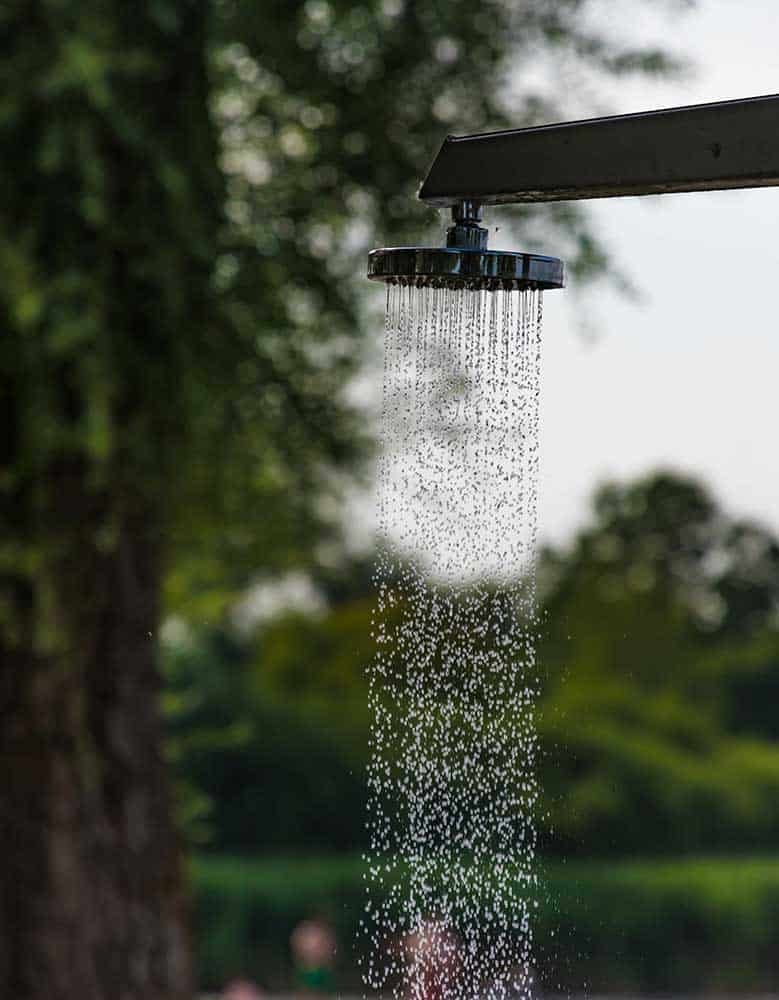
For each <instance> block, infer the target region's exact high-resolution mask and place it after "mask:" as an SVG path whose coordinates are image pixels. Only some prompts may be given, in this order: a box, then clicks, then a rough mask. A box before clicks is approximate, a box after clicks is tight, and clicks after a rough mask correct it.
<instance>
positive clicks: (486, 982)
mask: <svg viewBox="0 0 779 1000" xmlns="http://www.w3.org/2000/svg"><path fill="white" fill-rule="evenodd" d="M777 122H779V97H758V98H752V99H749V100H744V101H728V102H724V103H720V104H707V105H699V106H697V107H687V108H674V109H671V110H667V111H653V112H649V113H646V114H640V115H622V116H619V117H614V118H598V119H593V120H591V121H583V122H569V123H564V124H559V125H548V126H542V127H540V128H530V129H518V130H511V131H505V132H491V133H487V134H484V135H472V136H463V137H451V136H450V137H449V138H447V139H446V141H445V142H444V144H443V146H442V147H441V150H440V152H439V153H438V156H437V157H436V159H435V161H434V163H433V165H432V167H431V169H430V172H429V174H428V176H427V178H426V179H425V181H424V184H423V185H422V188H421V191H420V198H421V199H422V200H423V201H425V202H427V203H428V204H430V205H432V206H435V207H438V208H441V209H447V210H449V211H451V217H452V218H451V224H450V226H449V228H448V230H447V235H446V245H445V246H442V247H390V248H384V249H378V250H373V251H372V252H371V254H370V256H369V262H368V277H369V278H371V279H373V280H377V281H382V282H385V283H386V284H387V313H386V323H385V350H384V385H383V394H382V416H381V433H382V441H383V445H384V447H383V449H382V459H381V463H380V468H379V484H380V486H379V510H378V521H379V558H378V561H377V566H376V574H375V579H376V584H377V605H376V611H375V614H374V622H373V624H374V629H373V633H374V637H375V642H376V649H375V656H374V659H373V662H372V665H371V666H370V667H369V671H368V677H369V700H370V704H371V709H372V714H373V728H372V736H371V760H370V764H369V769H368V777H369V806H368V830H369V839H370V845H369V848H368V850H367V851H366V854H365V861H366V887H367V896H366V906H365V912H364V915H363V920H362V928H363V934H364V938H365V943H366V945H367V948H366V954H365V956H364V958H363V959H362V960H361V961H362V964H363V977H364V982H365V986H366V989H367V990H369V991H370V992H371V993H373V994H375V995H378V996H392V997H393V998H394V1000H408V998H412V1000H424V998H428V997H430V996H435V997H437V998H439V1000H514V998H524V1000H531V998H532V997H533V996H535V995H536V993H535V987H534V978H535V969H536V966H537V964H538V962H539V957H540V956H539V949H538V947H537V946H536V945H537V942H536V941H535V940H534V929H535V926H536V923H537V914H538V912H539V907H540V906H542V905H543V888H542V886H541V884H540V882H539V878H538V871H537V869H538V865H537V862H536V843H537V818H538V810H539V801H540V798H539V794H540V789H539V787H538V780H537V776H536V762H537V759H538V754H539V746H538V736H537V727H536V723H535V715H534V713H535V705H536V702H537V698H538V693H539V688H540V684H539V679H538V669H537V664H536V640H537V633H538V619H537V601H536V584H535V549H536V544H535V543H536V517H537V500H538V453H539V397H540V377H541V365H540V357H541V302H542V296H543V293H544V291H546V290H550V289H556V288H561V287H562V286H563V283H564V265H563V262H562V261H561V260H558V259H557V258H555V257H546V256H542V255H540V254H532V253H523V252H504V251H497V250H491V249H490V248H489V247H488V246H487V229H486V228H485V227H484V226H483V225H482V220H483V209H484V206H491V205H500V204H505V203H516V202H519V203H521V202H540V201H559V200H566V199H572V198H573V199H576V198H606V197H619V196H628V195H644V194H657V193H664V192H673V191H703V190H706V191H708V190H720V189H726V188H745V187H760V186H768V185H778V184H779V129H777V128H776V123H777ZM746 266H747V267H748V263H747V265H746ZM743 270H744V267H743V262H739V277H741V276H742V274H743ZM475 569H478V570H480V572H481V577H480V576H479V575H478V573H475V572H474V570H475ZM552 964H553V963H552Z"/></svg>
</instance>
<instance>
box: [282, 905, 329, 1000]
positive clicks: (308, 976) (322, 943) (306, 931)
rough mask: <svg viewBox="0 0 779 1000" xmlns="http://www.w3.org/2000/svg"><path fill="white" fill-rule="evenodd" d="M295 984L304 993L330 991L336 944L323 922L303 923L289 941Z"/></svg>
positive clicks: (326, 924) (304, 921) (318, 920)
mask: <svg viewBox="0 0 779 1000" xmlns="http://www.w3.org/2000/svg"><path fill="white" fill-rule="evenodd" d="M289 943H290V948H291V950H292V957H293V959H294V962H295V970H296V975H297V980H298V983H299V985H300V986H302V987H303V989H304V990H306V991H307V992H312V993H328V992H330V991H331V990H332V989H333V986H334V983H333V966H334V964H335V954H336V950H337V941H336V937H335V931H334V930H333V928H332V927H331V926H330V924H329V923H328V921H327V920H324V919H322V918H321V917H313V918H311V919H309V920H303V921H302V922H301V923H299V924H298V925H297V927H296V928H295V929H294V931H293V932H292V936H291V937H290V940H289Z"/></svg>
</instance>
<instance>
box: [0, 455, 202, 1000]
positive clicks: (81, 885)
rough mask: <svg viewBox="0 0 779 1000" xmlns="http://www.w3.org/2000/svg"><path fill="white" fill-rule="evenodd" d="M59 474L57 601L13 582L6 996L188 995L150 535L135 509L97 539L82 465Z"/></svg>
mask: <svg viewBox="0 0 779 1000" xmlns="http://www.w3.org/2000/svg"><path fill="white" fill-rule="evenodd" d="M52 482H53V483H56V490H55V491H54V492H55V493H56V496H57V498H58V504H57V506H58V509H59V511H60V516H61V517H62V518H63V519H64V520H65V521H67V522H68V527H69V529H70V534H69V536H68V539H69V541H68V545H67V546H65V547H64V548H63V550H62V551H61V552H60V553H59V554H58V555H56V556H55V558H54V561H53V562H52V564H50V565H49V566H48V567H47V570H46V578H47V579H49V580H52V581H54V587H53V592H52V593H50V594H49V595H48V601H49V602H50V603H49V606H48V607H47V608H45V609H44V608H42V606H41V602H42V601H43V600H44V599H45V598H44V595H42V593H41V592H40V589H37V590H36V588H35V587H34V586H30V585H28V584H25V583H23V582H22V581H21V580H17V581H16V582H15V583H14V584H13V585H11V582H10V581H7V586H6V588H5V596H6V609H7V610H10V609H11V608H10V607H9V602H12V607H13V612H14V615H13V618H14V620H15V623H16V628H15V630H14V631H15V633H16V634H15V636H13V637H10V638H11V641H9V636H8V635H6V639H5V645H4V648H2V649H0V653H1V654H2V659H3V669H2V677H1V679H0V714H1V716H2V720H3V722H2V726H1V727H0V759H2V761H3V765H2V769H1V770H0V858H1V859H2V861H1V862H0V996H3V997H9V998H11V997H12V998H14V1000H108V998H112V1000H162V998H166V1000H174V998H184V997H186V996H189V995H190V985H191V983H190V967H189V961H190V959H189V955H190V948H189V941H188V939H187V935H186V930H185V928H186V913H185V908H186V902H185V896H184V892H183V881H182V871H181V856H180V851H179V844H178V839H177V835H176V833H175V831H174V829H173V826H172V820H171V808H170V791H169V787H168V781H167V776H166V769H165V763H164V760H163V755H162V745H161V735H162V734H161V726H160V719H159V715H158V709H157V688H158V680H157V672H156V668H155V643H154V636H155V634H156V630H157V625H158V615H159V594H158V580H159V566H158V553H157V551H156V549H157V543H156V541H155V539H154V537H153V535H151V533H150V531H149V525H148V522H147V521H146V519H145V518H144V517H142V516H138V515H131V514H128V515H124V516H120V517H119V524H118V528H117V531H116V534H115V537H114V540H113V544H111V545H110V546H108V547H107V549H106V551H100V549H99V547H98V546H96V545H95V543H94V536H95V532H94V530H93V529H94V526H95V523H96V518H102V517H104V512H102V511H94V510H93V509H92V508H93V507H94V506H95V505H96V503H97V502H96V501H95V499H94V498H90V497H89V496H88V495H86V494H85V493H84V491H83V477H82V476H81V475H80V474H79V473H78V472H76V473H71V472H68V473H65V474H64V475H63V474H60V475H58V476H55V477H53V479H52ZM76 512H79V513H78V515H77V513H76ZM49 516H50V517H53V516H54V515H53V514H50V515H49ZM76 516H77V517H78V519H77V520H76ZM74 523H77V524H78V525H79V526H80V527H79V529H78V531H77V533H76V536H75V537H74V533H73V528H74ZM152 523H153V520H152ZM54 527H55V529H56V524H55V525H54ZM44 617H46V618H47V619H48V621H49V628H50V630H51V632H52V634H51V635H50V636H48V637H44V636H42V635H41V634H40V630H41V627H42V626H41V622H42V619H43V618H44ZM20 630H21V631H20ZM20 640H21V641H20ZM47 645H48V646H50V647H51V649H50V651H39V652H33V651H34V650H41V648H42V647H45V646H47Z"/></svg>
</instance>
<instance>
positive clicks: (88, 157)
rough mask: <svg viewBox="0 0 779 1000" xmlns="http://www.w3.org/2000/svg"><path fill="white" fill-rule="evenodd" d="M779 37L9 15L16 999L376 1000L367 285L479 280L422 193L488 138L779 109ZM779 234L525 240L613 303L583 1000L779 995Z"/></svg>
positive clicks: (437, 15)
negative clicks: (639, 117) (461, 275)
mask: <svg viewBox="0 0 779 1000" xmlns="http://www.w3.org/2000/svg"><path fill="white" fill-rule="evenodd" d="M777 27H779V14H777V11H776V9H775V6H774V5H773V4H772V3H770V2H768V0H763V2H761V0H741V2H740V3H739V4H738V5H734V4H733V3H728V2H726V0H698V2H697V3H696V2H684V0H619V2H617V0H516V2H511V0H485V2H483V3H481V4H473V3H466V2H461V0H448V2H446V3H439V2H438V0H362V2H359V3H358V2H353V0H305V2H300V0H283V2H282V0H265V2H264V3H263V4H261V5H258V4H254V3H250V2H248V0H212V2H210V3H207V2H203V0H150V2H149V3H147V4H143V5H125V4H120V3H105V2H97V0H84V2H81V3H79V4H73V3H69V2H67V0H35V2H33V3H31V2H29V0H26V2H24V3H22V2H12V3H8V4H4V5H2V7H1V8H0V39H2V53H3V58H2V60H1V61H0V75H1V76H2V86H1V87H0V149H2V167H1V168H0V169H1V170H2V181H3V182H2V185H0V264H1V265H2V267H0V313H1V314H2V329H3V334H2V337H1V338H0V406H2V412H3V421H2V427H3V432H2V435H0V452H1V453H2V466H1V467H0V517H2V528H3V531H2V538H1V539H0V654H1V656H2V667H1V668H0V712H1V713H2V715H1V717H0V748H1V749H2V753H3V760H4V761H5V762H6V764H5V765H4V768H3V771H2V773H0V995H2V996H4V997H5V996H8V997H9V998H15V1000H21V998H28V997H29V998H35V1000H38V998H41V1000H42V998H44V997H46V998H47V1000H48V998H63V1000H90V998H93V997H94V998H102V997H109V996H110V997H118V996H121V997H122V1000H125V998H126V1000H130V998H133V1000H135V998H149V1000H151V998H155V1000H157V998H160V997H182V998H184V997H190V996H192V995H193V991H195V992H197V991H202V992H207V993H218V992H219V991H220V990H229V989H232V993H229V995H231V996H233V997H235V998H239V997H241V996H243V997H250V996H252V995H254V994H252V992H251V990H252V989H256V990H261V991H263V992H265V993H285V992H292V991H301V990H302V991H304V992H309V993H311V992H331V993H346V994H349V993H352V994H353V993H359V992H360V980H359V973H358V969H357V955H356V952H355V943H354V942H355V932H356V927H357V923H358V921H359V918H360V914H361V910H362V906H363V895H364V890H363V878H362V869H361V861H360V853H361V851H362V849H363V848H364V846H365V828H364V807H365V765H366V760H367V749H368V747H367V740H368V727H369V723H370V720H369V716H368V709H367V692H366V680H365V673H364V671H365V665H366V662H367V660H368V659H369V657H370V656H371V639H370V619H371V609H372V583H371V574H372V562H373V535H372V531H373V521H372V510H373V496H374V482H373V468H374V463H375V459H376V451H377V444H376V435H377V430H378V426H377V424H378V408H377V400H378V397H379V395H380V385H381V328H382V327H381V324H382V309H383V296H382V294H381V292H380V291H378V290H377V289H375V288H371V287H367V286H368V282H366V281H365V280H364V278H363V275H364V270H365V254H366V252H367V250H368V249H369V248H370V247H371V246H372V245H393V244H398V243H403V242H409V243H423V242H425V240H426V239H433V240H435V241H436V242H438V240H439V239H440V234H441V230H442V225H443V223H444V220H443V219H440V218H438V217H437V216H436V213H434V212H432V211H431V210H430V209H428V208H426V207H425V206H422V205H419V204H418V203H417V202H416V199H415V194H416V189H417V186H418V184H419V181H420V179H421V178H422V176H423V175H424V173H425V171H426V168H427V166H428V164H429V162H430V160H431V158H432V156H433V154H434V153H435V151H436V150H437V148H438V145H439V143H440V141H441V138H442V137H443V136H444V135H445V134H446V133H447V132H455V133H465V132H470V131H481V130H485V129H490V128H497V127H503V126H508V125H512V126H520V125H526V124H537V123H541V122H546V121H555V120H562V119H568V118H575V117H588V116H592V115H596V114H602V113H612V112H613V113H618V112H627V111H636V110H643V109H648V108H652V107H663V106H673V105H679V104H686V103H695V102H698V101H713V100H722V99H727V98H730V97H743V96H748V95H752V94H759V93H772V92H774V91H775V90H776V89H777V86H776V82H775V81H776V76H777V70H779V66H778V65H777V60H778V57H777V54H776V46H775V39H776V29H777ZM777 221H779V192H777V191H774V190H771V189H767V190H761V191H751V192H724V193H717V194H696V195H675V196H663V197H662V198H645V199H621V200H617V201H607V202H603V203H596V204H594V205H586V204H582V203H575V204H564V203H563V204H556V205H554V204H553V205H546V206H541V207H523V208H518V207H506V208H504V209H501V210H496V211H494V212H492V213H490V217H489V218H488V220H487V222H488V224H489V225H490V227H491V228H492V229H493V234H492V237H491V242H492V243H493V245H495V246H503V247H507V248H508V247H517V246H519V247H522V248H523V249H528V250H537V251H541V252H548V253H552V254H555V255H559V256H561V257H564V258H565V259H566V261H567V263H568V267H569V274H570V287H569V289H568V291H567V292H566V293H558V294H554V293H550V294H549V295H548V296H547V298H546V303H545V327H544V386H543V399H542V410H543V412H542V428H543V430H542V489H541V498H540V523H541V538H542V543H543V544H542V550H541V553H540V561H539V573H540V593H541V604H542V622H543V625H542V637H541V648H540V662H541V665H542V671H543V678H544V683H543V692H544V693H543V696H542V701H541V705H540V718H539V728H540V732H541V738H542V743H543V747H544V757H543V760H542V762H541V785H542V789H543V805H542V808H541V810H540V814H539V824H540V827H541V842H542V854H543V858H542V862H541V867H542V870H543V873H544V880H545V883H544V884H545V898H546V903H545V905H544V906H543V907H542V909H541V911H540V913H539V918H538V926H537V930H536V940H537V956H538V967H539V968H538V975H539V980H540V987H541V989H542V990H543V991H545V992H547V993H550V994H553V993H565V992H568V991H572V992H574V993H576V992H582V991H584V989H585V988H586V989H588V990H589V991H590V992H591V993H621V994H624V995H640V994H644V993H655V994H657V993H664V994H668V993H677V994H689V993H707V994H710V993H712V992H715V993H728V994H732V995H747V994H754V993H757V992H762V993H770V992H772V991H774V990H776V991H777V992H779V630H778V628H777V626H778V624H779V618H778V617H777V613H778V611H779V505H778V504H777V502H776V498H777V494H778V493H779V466H777V464H776V463H775V462H774V461H773V460H772V459H771V455H772V454H773V448H774V441H773V430H774V427H775V424H776V420H775V412H774V410H775V405H776V402H775V400H776V390H775V379H776V375H775V373H776V372H777V371H778V370H779V342H777V340H776V338H775V337H774V326H775V323H774V314H775V303H774V284H775V276H774V254H775V232H776V225H775V223H776V222H777ZM333 952H334V954H335V957H334V958H331V956H332V954H333ZM230 983H232V987H229V985H228V984H230ZM117 984H121V990H122V991H123V992H122V991H120V990H119V988H118V985H117ZM250 984H253V985H250ZM241 990H243V993H241ZM225 995H228V993H227V992H226V994H225Z"/></svg>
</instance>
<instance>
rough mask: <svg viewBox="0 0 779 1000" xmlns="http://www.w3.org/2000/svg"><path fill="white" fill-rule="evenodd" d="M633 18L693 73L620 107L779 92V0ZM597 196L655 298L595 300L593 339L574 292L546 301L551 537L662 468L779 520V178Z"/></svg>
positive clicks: (617, 248)
mask: <svg viewBox="0 0 779 1000" xmlns="http://www.w3.org/2000/svg"><path fill="white" fill-rule="evenodd" d="M630 7H631V16H634V15H635V14H636V9H635V7H633V5H632V4H630ZM634 29H635V32H636V33H635V35H633V32H632V31H631V36H632V37H637V38H641V37H642V36H643V38H647V37H655V38H657V39H658V40H659V41H660V42H661V43H662V44H664V45H668V46H670V47H672V48H673V49H675V50H677V51H680V52H681V53H683V54H686V55H687V56H688V57H689V58H690V59H691V60H692V61H693V63H694V65H695V72H694V73H693V74H692V75H691V76H690V77H688V78H687V79H684V80H681V81H676V82H670V83H662V84H661V83H651V82H650V83H647V82H646V81H642V82H641V83H634V84H628V85H626V84H625V83H624V82H621V83H620V84H619V86H618V87H617V86H615V87H614V91H613V93H611V94H608V93H607V94H606V97H607V98H608V99H609V100H610V103H611V107H612V108H613V111H614V113H620V112H629V111H640V110H648V109H651V108H655V107H670V106H674V105H680V104H690V103H697V102H699V101H717V100H726V99H728V98H735V97H747V96H752V95H756V94H770V93H776V92H779V2H777V0H701V3H700V5H699V8H698V9H697V10H696V11H693V12H691V13H688V14H685V15H683V16H681V17H675V18H673V19H669V18H667V17H662V18H661V17H649V16H647V15H644V16H643V18H642V19H639V23H636V24H634ZM591 205H592V211H593V218H594V221H595V223H596V224H597V226H598V228H599V230H600V232H601V233H602V234H603V235H604V236H605V237H606V238H607V241H608V243H609V245H610V246H611V248H612V250H613V252H614V255H615V258H616V259H617V260H619V261H620V262H621V263H622V265H623V267H624V269H625V271H626V272H627V273H628V274H629V276H630V277H632V278H633V279H634V281H635V282H636V283H637V284H638V285H639V286H640V288H641V289H642V291H643V293H644V299H643V301H642V302H641V303H639V304H634V303H631V302H628V301H625V300H624V299H621V298H620V297H619V296H618V295H616V294H615V293H611V292H605V293H599V294H598V295H597V296H594V297H593V299H594V306H595V309H596V311H597V317H598V324H597V326H598V330H599V331H600V336H599V337H598V339H597V340H596V341H595V342H594V343H593V342H587V341H586V340H585V339H584V338H582V335H581V333H580V331H579V330H578V329H577V318H576V316H575V315H574V310H575V309H576V308H577V306H578V304H577V303H576V301H575V300H574V298H573V297H572V296H571V295H570V294H568V295H567V294H566V293H565V292H562V293H555V292H553V293H548V294H547V296H546V297H545V323H544V384H543V395H542V428H543V430H542V481H541V497H540V519H541V533H542V536H543V537H545V538H548V539H554V540H558V541H559V540H562V539H564V538H565V537H567V536H568V535H569V534H570V533H571V531H572V530H573V529H574V528H575V527H576V526H577V525H578V524H580V523H581V521H582V520H583V518H584V517H585V516H586V511H587V506H586V504H587V499H588V497H589V495H590V494H591V492H592V490H593V487H594V486H595V485H596V484H597V483H598V482H600V481H602V480H603V479H604V478H606V477H618V478H624V477H628V476H635V475H637V474H640V473H642V472H644V471H647V470H649V469H652V468H654V467H657V466H659V465H663V466H672V467H675V468H679V469H682V470H688V471H691V472H694V473H696V474H698V475H700V476H702V477H703V478H704V479H705V480H706V481H707V482H708V483H709V484H710V485H711V486H712V488H713V489H714V490H715V492H716V494H717V495H718V496H719V497H720V498H721V499H722V500H723V501H724V502H725V504H726V505H727V506H728V508H729V509H730V510H732V511H733V512H738V513H740V514H749V515H752V516H755V517H758V518H759V519H761V520H763V521H765V522H767V523H769V524H770V525H772V526H773V527H774V528H775V529H777V530H779V462H777V460H776V451H775V449H776V428H777V422H778V421H777V417H779V392H777V387H778V383H779V335H778V334H779V330H778V329H777V327H778V326H779V323H777V314H776V288H777V285H778V284H779V188H775V189H770V188H769V189H763V190H756V191H744V192H715V193H711V194H703V193H695V194H681V195H663V196H657V197H652V198H624V199H613V200H604V201H598V202H592V203H591ZM549 252H550V253H553V252H554V248H552V247H550V248H549Z"/></svg>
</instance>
